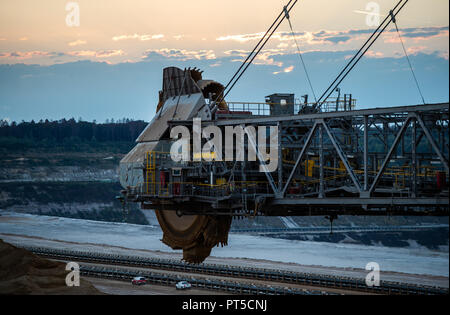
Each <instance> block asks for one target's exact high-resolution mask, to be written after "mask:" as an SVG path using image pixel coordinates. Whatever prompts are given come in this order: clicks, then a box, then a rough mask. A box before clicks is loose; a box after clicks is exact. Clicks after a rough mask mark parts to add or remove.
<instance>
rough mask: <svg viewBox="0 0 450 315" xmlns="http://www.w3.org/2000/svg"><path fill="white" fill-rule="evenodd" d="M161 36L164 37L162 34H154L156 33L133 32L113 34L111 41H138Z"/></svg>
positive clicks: (160, 37)
mask: <svg viewBox="0 0 450 315" xmlns="http://www.w3.org/2000/svg"><path fill="white" fill-rule="evenodd" d="M162 38H164V35H163V34H156V35H148V34H144V35H139V34H136V33H134V34H133V35H119V36H114V37H113V38H112V40H113V41H119V40H127V39H138V40H140V41H147V40H152V39H162Z"/></svg>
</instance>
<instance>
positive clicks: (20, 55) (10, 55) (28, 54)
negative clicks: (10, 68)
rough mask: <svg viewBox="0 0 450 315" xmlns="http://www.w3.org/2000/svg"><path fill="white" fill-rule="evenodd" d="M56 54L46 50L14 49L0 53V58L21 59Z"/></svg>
mask: <svg viewBox="0 0 450 315" xmlns="http://www.w3.org/2000/svg"><path fill="white" fill-rule="evenodd" d="M56 55H57V54H56V53H54V52H47V51H38V50H35V51H26V52H22V51H14V52H11V53H0V58H9V59H17V60H23V59H30V58H33V57H53V56H56Z"/></svg>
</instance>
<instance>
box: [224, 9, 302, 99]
mask: <svg viewBox="0 0 450 315" xmlns="http://www.w3.org/2000/svg"><path fill="white" fill-rule="evenodd" d="M291 1H292V0H290V1H289V3H288V5H289V4H290V3H291ZM297 1H298V0H295V1H294V3H293V4H292V5H291V7H290V8H289V9H287V11H288V13H289V11H290V10H291V9H292V8H293V7H294V6H295V4H296V3H297ZM284 12H285V11H284V7H283V10H282V11H281V13H280V14H279V16H278V17H277V19H276V20H275V21H274V23H272V26H271V27H270V28H269V30H267V32H266V34H267V33H269V32H270V34H269V35H268V36H267V37H266V34H265V35H264V36H263V38H261V40H260V41H259V42H258V44H257V45H256V47H255V48H254V49H253V51H252V52H251V53H250V54H249V55H248V57H247V59H246V60H245V61H244V62H243V63H242V65H241V67H240V68H239V70H241V69H242V67H243V66H244V65H245V67H244V68H243V69H242V71H241V72H240V74H239V75H238V77H237V78H236V79H235V80H234V82H233V84H231V82H232V81H233V80H230V82H228V84H227V87H228V86H229V88H228V91H227V92H226V93H225V89H224V91H223V93H221V94H222V96H220V95H219V96H218V97H217V98H216V100H215V102H216V103H221V102H222V101H223V100H224V99H225V97H226V96H227V95H228V93H230V91H231V90H232V89H233V87H234V85H235V84H236V83H237V81H239V79H240V78H241V76H242V75H243V74H244V72H245V71H246V70H247V68H248V67H249V66H250V65H251V63H252V62H253V60H254V59H255V58H256V56H257V55H258V54H259V52H260V51H261V49H263V47H264V46H265V44H266V43H267V41H268V40H269V39H270V37H271V36H272V34H273V33H274V32H275V31H276V30H277V28H278V27H279V26H280V24H281V22H283V20H284V19H285V17H286V16H285V15H283V13H284ZM280 17H281V20H280V21H278V20H279V19H280ZM277 21H278V23H277ZM275 24H276V25H275ZM273 25H275V27H274V28H273V29H272V27H273ZM271 29H272V30H271ZM270 30H271V31H270ZM261 42H262V44H261V46H260V47H259V48H258V50H257V51H256V52H255V53H254V51H255V50H256V49H257V47H258V46H259V44H260V43H261ZM252 55H253V56H252ZM250 56H252V57H251V58H250ZM249 59H250V60H249ZM239 70H238V71H237V72H236V73H235V75H234V76H233V78H235V77H236V75H237V74H238V73H239ZM230 84H231V86H230Z"/></svg>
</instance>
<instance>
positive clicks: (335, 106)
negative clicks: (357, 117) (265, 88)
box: [227, 98, 356, 116]
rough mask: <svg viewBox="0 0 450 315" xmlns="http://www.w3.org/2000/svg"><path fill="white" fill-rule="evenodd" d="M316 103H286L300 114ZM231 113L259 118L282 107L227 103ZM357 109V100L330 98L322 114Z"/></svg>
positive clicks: (255, 103)
mask: <svg viewBox="0 0 450 315" xmlns="http://www.w3.org/2000/svg"><path fill="white" fill-rule="evenodd" d="M314 104H315V103H300V102H295V103H294V104H292V103H286V104H284V105H285V106H289V105H294V113H293V114H298V113H299V112H300V110H301V109H303V108H305V107H312V106H313V105H314ZM227 105H228V108H229V110H230V111H236V112H251V113H252V115H257V116H269V115H270V112H271V106H274V105H280V104H277V103H259V102H227ZM355 108H356V99H353V98H352V99H351V100H345V101H344V99H339V100H337V99H336V98H334V99H333V98H329V100H328V101H326V102H323V103H322V106H321V111H322V112H334V111H348V110H354V109H355Z"/></svg>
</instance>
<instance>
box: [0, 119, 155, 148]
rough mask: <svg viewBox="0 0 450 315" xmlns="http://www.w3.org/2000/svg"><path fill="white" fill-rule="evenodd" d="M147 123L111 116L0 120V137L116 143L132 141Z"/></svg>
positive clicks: (60, 141)
mask: <svg viewBox="0 0 450 315" xmlns="http://www.w3.org/2000/svg"><path fill="white" fill-rule="evenodd" d="M146 125H147V123H146V122H144V121H143V120H137V121H133V120H130V119H125V118H124V119H122V120H118V121H117V122H114V120H113V119H111V121H110V120H107V121H106V122H105V123H102V124H97V123H96V122H95V121H93V122H87V121H82V120H81V119H79V120H78V121H76V120H75V119H73V118H72V119H69V120H66V119H61V120H57V121H49V120H48V119H46V120H45V121H44V120H40V121H39V122H35V121H33V120H32V121H31V122H25V121H22V122H21V123H16V122H12V123H8V122H7V121H5V120H0V137H3V138H6V137H13V138H16V139H28V140H31V141H43V140H47V141H50V142H56V143H63V142H65V141H67V140H68V139H70V140H71V141H81V142H86V141H89V142H110V141H112V142H116V141H134V140H136V138H137V137H138V136H139V134H140V133H141V132H142V130H143V129H144V128H145V126H146Z"/></svg>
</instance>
